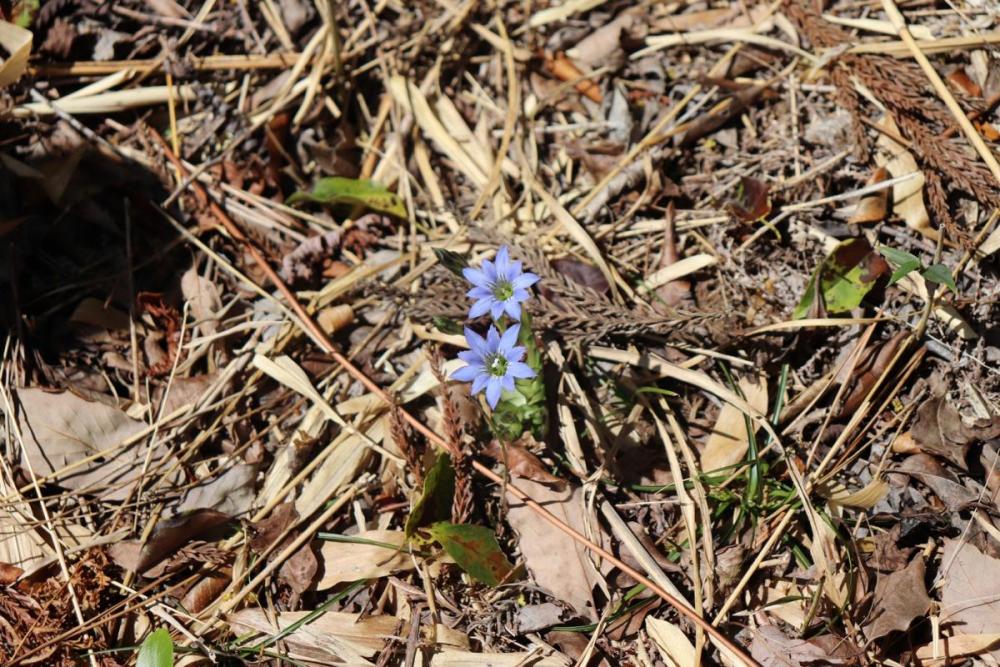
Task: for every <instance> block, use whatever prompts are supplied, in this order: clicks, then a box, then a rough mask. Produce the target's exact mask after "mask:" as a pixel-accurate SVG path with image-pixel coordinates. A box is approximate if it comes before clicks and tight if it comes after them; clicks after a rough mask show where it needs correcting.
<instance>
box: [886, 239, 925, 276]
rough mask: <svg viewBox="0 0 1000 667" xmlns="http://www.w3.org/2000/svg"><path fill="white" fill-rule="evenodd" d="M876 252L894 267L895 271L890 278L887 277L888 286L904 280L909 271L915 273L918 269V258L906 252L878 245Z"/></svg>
mask: <svg viewBox="0 0 1000 667" xmlns="http://www.w3.org/2000/svg"><path fill="white" fill-rule="evenodd" d="M878 251H879V254H881V255H882V256H883V257H885V258H886V259H887V260H888V261H889V263H890V264H892V265H893V266H894V267H896V269H895V270H894V271H893V272H892V276H890V277H889V284H890V285H895V284H896V283H898V282H899V281H900V280H902V279H903V278H905V277H906V276H907V274H909V273H910V272H911V271H916V270H918V269H919V268H920V258H918V257H917V256H916V255H913V254H911V253H908V252H906V251H905V250H900V249H898V248H890V247H889V246H885V245H880V246H879V247H878Z"/></svg>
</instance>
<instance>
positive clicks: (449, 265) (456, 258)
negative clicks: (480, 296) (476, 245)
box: [431, 248, 469, 278]
mask: <svg viewBox="0 0 1000 667" xmlns="http://www.w3.org/2000/svg"><path fill="white" fill-rule="evenodd" d="M431 250H433V251H434V254H435V255H436V256H437V260H438V262H439V263H440V264H441V266H443V267H444V268H446V269H448V270H449V271H451V272H452V273H454V274H455V275H456V276H458V277H459V278H464V276H463V275H462V269H464V268H466V267H467V266H469V262H468V260H467V259H465V255H459V254H458V253H457V252H452V251H451V250H446V249H444V248H431Z"/></svg>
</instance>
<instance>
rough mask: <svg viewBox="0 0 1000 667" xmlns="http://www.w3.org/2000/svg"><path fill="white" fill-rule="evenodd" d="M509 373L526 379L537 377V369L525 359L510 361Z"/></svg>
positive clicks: (508, 365) (508, 363)
mask: <svg viewBox="0 0 1000 667" xmlns="http://www.w3.org/2000/svg"><path fill="white" fill-rule="evenodd" d="M507 375H509V376H511V377H515V378H518V379H521V380H524V379H527V378H533V377H535V369H534V368H532V367H531V366H529V365H528V364H526V363H524V362H523V361H508V362H507Z"/></svg>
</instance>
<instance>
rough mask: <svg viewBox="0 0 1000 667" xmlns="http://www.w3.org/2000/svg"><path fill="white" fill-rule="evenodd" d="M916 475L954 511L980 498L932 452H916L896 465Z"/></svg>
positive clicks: (901, 470) (897, 468)
mask: <svg viewBox="0 0 1000 667" xmlns="http://www.w3.org/2000/svg"><path fill="white" fill-rule="evenodd" d="M896 471H897V472H905V473H906V474H907V475H912V476H913V477H916V478H917V479H919V480H920V481H921V482H923V483H924V484H925V485H926V486H927V487H928V488H930V489H931V491H933V492H934V495H936V496H937V497H938V498H940V499H941V502H943V503H944V504H945V507H947V508H948V509H949V510H950V511H952V512H958V511H960V510H963V509H966V508H968V507H969V506H970V505H972V504H973V503H975V502H976V501H977V500H978V499H979V494H978V493H977V492H975V491H973V490H972V489H969V488H967V487H965V486H964V485H962V483H961V482H959V481H958V478H957V477H956V476H955V475H954V473H952V472H951V470H949V469H948V468H946V467H945V466H943V465H942V464H941V462H940V461H938V460H937V459H936V458H934V457H933V456H931V455H930V454H914V455H913V456H910V457H908V458H907V459H906V460H905V461H903V462H902V463H901V464H900V465H899V466H897V467H896Z"/></svg>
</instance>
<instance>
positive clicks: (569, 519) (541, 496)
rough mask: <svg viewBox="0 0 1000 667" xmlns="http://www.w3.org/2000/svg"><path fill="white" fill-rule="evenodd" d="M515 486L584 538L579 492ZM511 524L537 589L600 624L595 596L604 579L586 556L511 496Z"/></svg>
mask: <svg viewBox="0 0 1000 667" xmlns="http://www.w3.org/2000/svg"><path fill="white" fill-rule="evenodd" d="M517 486H518V487H519V488H520V489H521V490H523V491H524V492H525V493H527V494H528V495H529V496H530V497H531V498H532V499H533V500H535V501H536V502H538V503H539V504H541V505H542V506H543V507H545V509H547V510H548V511H549V512H552V513H553V514H555V515H556V516H557V517H559V518H560V519H561V520H562V521H563V522H565V523H566V524H568V525H569V526H571V527H573V528H575V529H576V530H578V531H580V532H581V533H584V534H587V533H588V532H589V531H588V529H587V528H586V526H585V525H584V513H583V512H584V509H583V491H582V490H581V489H580V488H579V487H570V488H566V489H554V488H552V487H550V486H546V485H544V484H539V483H538V482H534V481H531V480H527V479H521V480H518V482H517ZM508 499H509V502H510V511H509V513H508V516H507V520H508V522H509V523H510V525H511V527H512V528H513V529H514V532H516V533H517V535H518V546H519V548H520V550H521V556H522V557H523V558H524V564H525V566H526V567H527V568H528V572H529V573H530V574H531V577H532V579H534V581H535V583H536V584H538V585H539V586H541V587H542V588H544V589H546V590H548V591H549V592H550V593H552V595H553V597H555V598H556V599H558V600H561V601H562V602H565V603H566V604H568V605H569V606H570V607H572V608H573V609H574V611H576V613H578V614H579V615H580V616H582V617H585V618H589V619H591V620H596V619H597V610H596V608H595V606H594V598H593V594H592V590H593V588H594V586H595V585H596V584H597V582H598V581H599V580H600V574H598V572H597V569H596V568H595V567H594V564H593V563H592V562H591V560H590V555H589V553H588V552H587V550H586V549H585V548H584V547H582V546H580V545H579V544H577V543H576V542H575V541H574V540H573V539H572V538H570V537H568V536H566V535H565V534H564V533H563V532H561V531H558V530H552V528H551V526H550V525H549V524H548V523H547V522H546V521H545V520H543V519H542V518H541V517H539V515H538V514H537V513H536V512H535V511H533V510H532V509H531V508H529V507H528V506H527V505H525V504H524V503H523V502H521V501H520V500H518V499H517V498H515V497H514V496H512V495H508Z"/></svg>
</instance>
